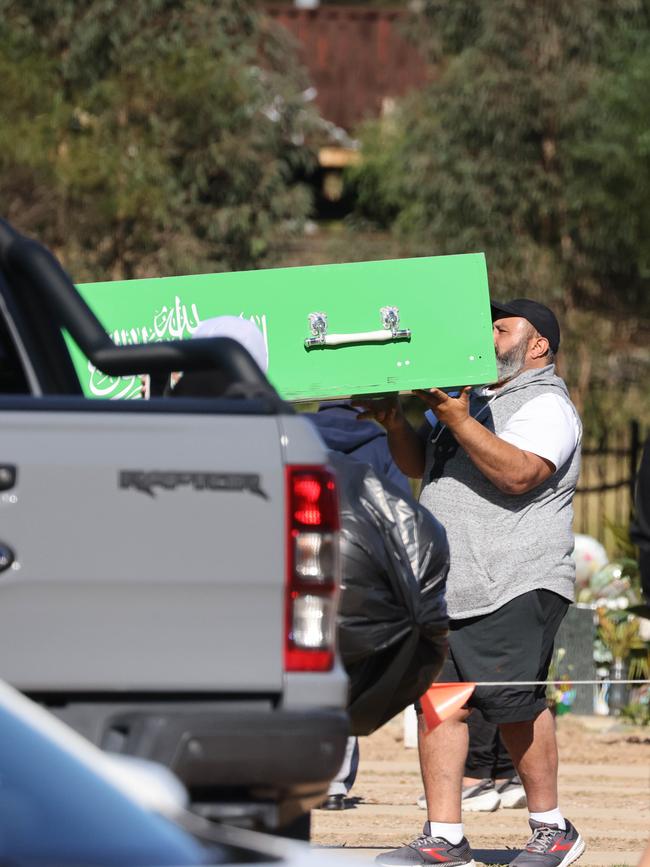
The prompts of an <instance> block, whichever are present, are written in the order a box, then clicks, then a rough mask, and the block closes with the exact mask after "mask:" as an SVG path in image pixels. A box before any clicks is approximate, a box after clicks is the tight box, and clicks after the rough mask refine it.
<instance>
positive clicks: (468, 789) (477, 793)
mask: <svg viewBox="0 0 650 867" xmlns="http://www.w3.org/2000/svg"><path fill="white" fill-rule="evenodd" d="M500 803H501V796H500V795H499V793H498V791H497V790H496V789H495V787H494V783H493V782H492V780H481V782H480V783H476V784H475V785H474V786H464V787H463V803H462V807H463V812H467V813H493V812H494V811H495V810H498V809H499V804H500ZM417 804H418V807H419V808H420V809H421V810H426V808H427V799H426V798H425V797H424V795H420V797H419V798H418V800H417Z"/></svg>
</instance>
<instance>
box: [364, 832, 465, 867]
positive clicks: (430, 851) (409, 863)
mask: <svg viewBox="0 0 650 867" xmlns="http://www.w3.org/2000/svg"><path fill="white" fill-rule="evenodd" d="M428 830H429V823H428V822H425V823H424V828H423V833H422V836H421V837H416V839H415V840H413V842H412V843H409V844H408V846H402V847H401V848H399V849H392V850H391V851H390V852H382V854H381V855H377V857H376V858H375V862H376V863H377V864H386V865H387V867H418V865H420V864H447V865H449V867H475V865H474V859H473V858H472V850H471V849H470V846H469V843H468V842H467V839H466V838H465V837H463V839H462V840H461V841H460V843H457V844H454V843H450V842H449V840H445V839H444V837H430V836H429V835H428V834H427V831H428Z"/></svg>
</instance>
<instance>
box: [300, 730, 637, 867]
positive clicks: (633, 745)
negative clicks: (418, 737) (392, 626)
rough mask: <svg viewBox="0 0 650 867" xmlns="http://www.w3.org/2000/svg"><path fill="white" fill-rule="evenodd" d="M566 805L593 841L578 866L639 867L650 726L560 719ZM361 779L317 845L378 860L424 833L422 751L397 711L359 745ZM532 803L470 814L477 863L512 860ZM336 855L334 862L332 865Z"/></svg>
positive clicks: (315, 827)
mask: <svg viewBox="0 0 650 867" xmlns="http://www.w3.org/2000/svg"><path fill="white" fill-rule="evenodd" d="M557 733H558V744H559V750H560V805H561V807H562V809H563V811H564V813H565V814H566V816H567V817H568V818H569V819H571V821H572V822H574V824H575V825H576V826H577V828H578V829H579V831H580V833H581V834H582V836H583V837H584V839H585V841H586V843H587V849H586V851H585V853H584V854H583V856H582V857H581V859H580V861H579V865H580V867H614V865H617V867H618V865H626V867H635V865H637V864H638V862H639V858H640V855H641V852H642V851H643V848H644V846H645V845H646V843H647V841H648V838H649V837H650V730H648V729H635V728H631V727H629V726H625V725H623V724H619V723H617V721H616V720H614V719H612V718H609V717H586V716H582V717H573V716H571V715H566V716H563V717H561V718H559V719H558V721H557ZM360 748H361V763H360V767H359V775H358V777H357V782H356V785H355V787H354V789H353V790H352V792H351V793H350V800H349V802H348V803H349V808H348V809H346V810H345V811H338V812H328V811H323V810H315V811H314V812H313V813H312V840H313V844H314V845H315V846H324V847H327V848H328V849H330V848H331V850H332V852H333V854H334V852H336V853H337V854H338V852H339V851H343V850H347V851H349V852H350V854H351V855H355V856H357V857H359V858H361V859H362V860H363V861H366V862H367V861H372V860H373V858H374V856H375V855H377V854H378V853H379V852H380V851H381V850H382V849H386V848H394V847H395V846H398V845H401V844H402V843H406V842H409V841H410V840H411V839H413V838H414V837H415V836H417V834H419V833H421V826H422V823H423V821H424V820H425V818H426V816H425V812H424V811H423V810H419V809H418V808H417V806H416V805H415V801H416V799H417V797H418V795H419V794H420V793H421V791H422V786H421V781H420V776H419V767H418V759H417V751H416V750H414V749H406V748H405V747H404V744H403V720H402V717H401V716H400V717H398V718H397V719H395V720H393V721H392V722H391V723H389V724H388V725H387V726H385V727H384V728H383V729H381V730H380V731H378V732H375V734H373V735H371V736H370V737H368V738H362V739H361V741H360ZM526 820H527V812H526V810H525V809H518V810H504V809H499V810H498V811H496V812H494V813H467V814H466V815H465V816H464V822H465V833H466V834H467V837H468V839H469V841H470V843H471V845H472V847H473V849H474V857H475V860H476V862H477V863H484V864H490V863H491V864H495V863H506V862H507V861H508V860H509V859H510V858H511V857H514V855H515V854H516V852H514V853H510V854H508V853H506V852H504V851H503V850H505V849H508V848H516V847H520V846H522V845H523V843H524V842H525V840H526V838H527V836H528V825H527V821H526ZM335 860H336V859H334V858H333V859H332V861H333V862H334V861H335Z"/></svg>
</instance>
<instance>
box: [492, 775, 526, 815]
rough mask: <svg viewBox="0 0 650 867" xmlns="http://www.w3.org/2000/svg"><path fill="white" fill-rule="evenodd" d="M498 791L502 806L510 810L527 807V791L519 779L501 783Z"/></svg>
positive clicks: (497, 788) (515, 778)
mask: <svg viewBox="0 0 650 867" xmlns="http://www.w3.org/2000/svg"><path fill="white" fill-rule="evenodd" d="M496 791H497V792H498V794H499V797H500V798H501V806H502V807H505V808H506V809H508V810H513V809H517V808H518V807H525V806H526V803H527V802H526V790H525V789H524V787H523V786H522V785H521V780H520V779H519V777H513V778H512V779H511V780H506V781H505V783H501V785H499V786H497V787H496Z"/></svg>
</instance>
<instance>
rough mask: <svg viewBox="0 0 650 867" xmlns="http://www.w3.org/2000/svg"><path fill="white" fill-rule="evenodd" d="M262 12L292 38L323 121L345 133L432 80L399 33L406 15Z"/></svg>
mask: <svg viewBox="0 0 650 867" xmlns="http://www.w3.org/2000/svg"><path fill="white" fill-rule="evenodd" d="M264 10H265V11H266V12H267V13H268V14H269V15H270V16H271V18H273V19H274V20H275V21H277V22H278V23H279V24H281V25H282V26H283V27H286V28H287V30H289V31H290V32H291V33H292V34H293V36H294V37H295V39H296V41H297V43H298V46H299V53H300V58H301V61H302V63H303V64H304V66H305V67H306V69H307V70H308V72H309V75H310V78H311V80H312V83H313V85H314V87H315V88H316V90H317V96H316V103H317V105H318V108H319V110H320V112H321V114H322V116H323V117H324V118H326V120H329V121H332V122H333V123H335V124H336V125H337V126H341V127H343V128H344V129H345V130H347V131H348V132H350V131H352V130H354V128H355V127H356V126H357V125H358V124H359V123H360V122H361V121H362V120H364V119H366V118H371V117H378V116H379V115H380V114H381V113H382V108H383V107H385V105H386V102H385V101H386V100H387V99H391V98H395V97H399V96H403V95H404V94H405V93H407V92H408V91H409V90H413V89H415V88H419V87H422V86H423V85H424V84H425V83H426V82H427V80H428V79H429V78H430V76H431V68H430V67H429V66H428V65H427V63H426V62H425V60H424V59H423V58H422V56H421V55H420V54H418V52H417V50H416V49H415V47H414V46H413V44H412V43H411V42H410V41H408V39H407V37H406V35H405V33H404V27H405V23H406V18H407V14H408V13H407V12H406V10H405V9H386V8H383V7H382V8H374V9H373V8H368V7H365V6H364V7H360V6H319V7H318V8H316V9H298V8H295V7H293V6H290V5H282V4H279V3H265V4H264Z"/></svg>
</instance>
